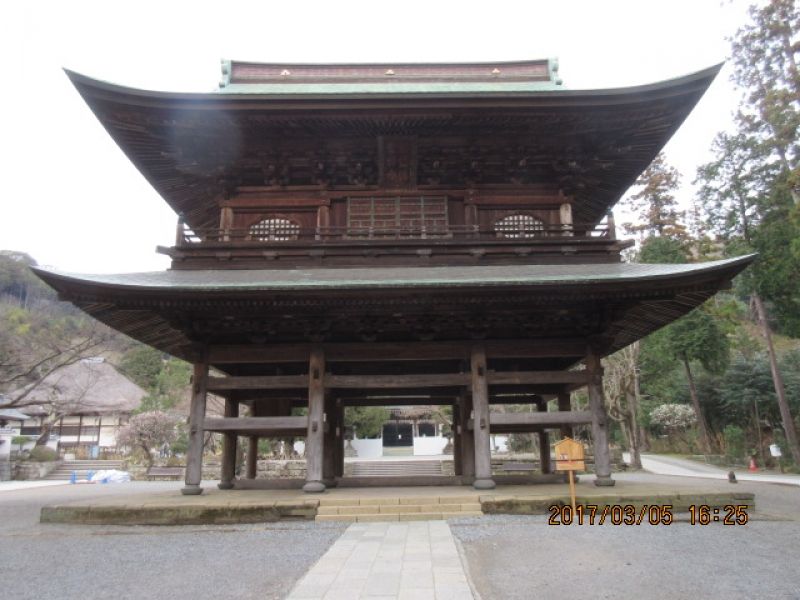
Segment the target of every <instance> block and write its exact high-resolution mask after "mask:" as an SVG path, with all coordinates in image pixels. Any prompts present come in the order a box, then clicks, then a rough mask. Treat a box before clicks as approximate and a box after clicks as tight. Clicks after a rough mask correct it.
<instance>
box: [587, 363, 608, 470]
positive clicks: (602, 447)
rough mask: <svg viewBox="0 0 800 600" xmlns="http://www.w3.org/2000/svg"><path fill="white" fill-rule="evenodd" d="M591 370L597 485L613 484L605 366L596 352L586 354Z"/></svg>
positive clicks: (590, 401) (590, 387) (591, 403)
mask: <svg viewBox="0 0 800 600" xmlns="http://www.w3.org/2000/svg"><path fill="white" fill-rule="evenodd" d="M586 368H587V369H588V370H589V409H590V410H591V412H592V438H593V440H594V472H595V475H596V477H595V481H594V484H595V485H597V486H612V485H614V480H613V479H611V452H610V450H609V447H608V415H607V414H606V404H605V398H604V396H603V367H602V366H601V364H600V357H599V356H598V355H597V354H595V353H594V352H591V351H590V352H589V354H588V355H587V356H586Z"/></svg>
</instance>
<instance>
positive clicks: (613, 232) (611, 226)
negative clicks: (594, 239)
mask: <svg viewBox="0 0 800 600" xmlns="http://www.w3.org/2000/svg"><path fill="white" fill-rule="evenodd" d="M606 227H607V228H608V233H607V236H608V239H610V240H615V239H617V225H616V223H614V211H611V210H610V211H608V213H606Z"/></svg>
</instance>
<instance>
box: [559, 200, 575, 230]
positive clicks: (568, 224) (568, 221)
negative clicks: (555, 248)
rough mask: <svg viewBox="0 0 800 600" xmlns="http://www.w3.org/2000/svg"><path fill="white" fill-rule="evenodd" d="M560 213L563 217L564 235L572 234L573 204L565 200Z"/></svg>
mask: <svg viewBox="0 0 800 600" xmlns="http://www.w3.org/2000/svg"><path fill="white" fill-rule="evenodd" d="M558 212H559V215H560V217H561V229H562V230H563V232H562V235H565V236H572V235H573V231H572V204H570V203H569V202H564V203H563V204H562V205H561V207H560V208H559V211H558Z"/></svg>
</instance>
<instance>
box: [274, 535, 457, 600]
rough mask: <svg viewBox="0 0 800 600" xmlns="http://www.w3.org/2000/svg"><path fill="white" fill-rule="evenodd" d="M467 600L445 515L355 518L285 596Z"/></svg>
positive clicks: (297, 598) (291, 599)
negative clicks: (409, 519) (440, 517)
mask: <svg viewBox="0 0 800 600" xmlns="http://www.w3.org/2000/svg"><path fill="white" fill-rule="evenodd" d="M312 598H314V599H323V600H350V599H364V600H367V599H374V600H377V599H386V600H389V599H390V598H391V599H397V600H451V599H452V600H462V599H463V600H467V599H469V600H471V599H472V598H473V595H472V592H471V591H470V586H469V583H468V582H467V577H466V574H465V571H464V567H463V565H462V563H461V558H460V556H459V554H458V550H457V548H456V544H455V540H454V538H453V534H452V533H451V531H450V527H449V526H448V525H447V522H446V521H412V522H409V523H354V524H352V525H350V527H348V528H347V531H345V533H344V534H342V536H341V537H340V538H339V539H338V540H337V541H336V543H335V544H334V545H333V546H332V547H331V548H330V550H328V552H327V553H326V554H325V555H324V556H323V557H322V558H321V559H320V560H319V562H317V564H316V565H314V566H313V567H312V568H311V570H310V571H309V572H308V573H306V574H305V576H304V577H303V578H302V579H301V580H300V581H299V582H298V584H297V585H296V586H295V588H294V589H293V590H292V593H291V594H290V595H289V600H300V599H312Z"/></svg>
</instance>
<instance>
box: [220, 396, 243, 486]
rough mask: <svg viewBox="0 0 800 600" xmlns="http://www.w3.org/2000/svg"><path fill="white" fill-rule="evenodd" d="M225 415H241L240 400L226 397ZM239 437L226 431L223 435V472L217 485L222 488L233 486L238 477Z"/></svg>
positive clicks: (232, 416)
mask: <svg viewBox="0 0 800 600" xmlns="http://www.w3.org/2000/svg"><path fill="white" fill-rule="evenodd" d="M225 416H226V417H230V418H235V417H238V416H239V402H238V401H237V400H234V399H232V398H226V399H225ZM238 441H239V437H238V436H237V435H236V433H233V432H226V433H224V434H223V437H222V474H221V476H220V482H219V485H218V486H217V487H218V488H219V489H221V490H230V489H232V488H233V480H234V479H235V478H236V450H237V448H236V446H237V444H238Z"/></svg>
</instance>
